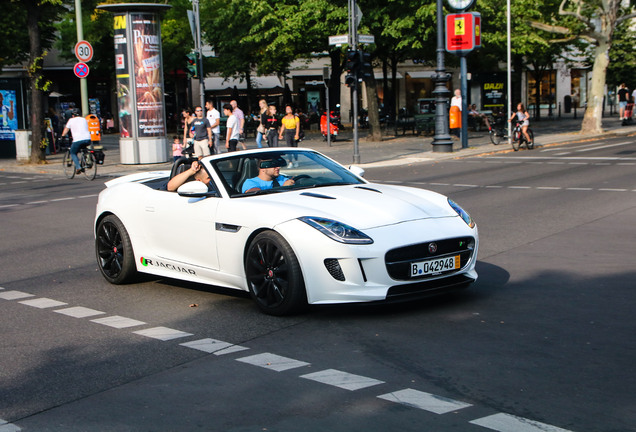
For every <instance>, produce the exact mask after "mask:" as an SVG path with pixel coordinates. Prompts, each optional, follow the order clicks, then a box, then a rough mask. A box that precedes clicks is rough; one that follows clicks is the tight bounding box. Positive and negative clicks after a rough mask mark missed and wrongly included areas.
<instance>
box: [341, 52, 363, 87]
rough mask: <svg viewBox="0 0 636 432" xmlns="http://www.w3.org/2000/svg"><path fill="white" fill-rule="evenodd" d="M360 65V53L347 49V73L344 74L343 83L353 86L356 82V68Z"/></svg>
mask: <svg viewBox="0 0 636 432" xmlns="http://www.w3.org/2000/svg"><path fill="white" fill-rule="evenodd" d="M359 67H360V53H359V52H358V51H347V61H346V63H345V68H346V69H347V75H346V76H345V84H346V85H347V86H349V87H351V86H354V85H355V84H356V83H357V82H358V69H359Z"/></svg>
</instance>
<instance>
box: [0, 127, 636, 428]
mask: <svg viewBox="0 0 636 432" xmlns="http://www.w3.org/2000/svg"><path fill="white" fill-rule="evenodd" d="M635 170H636V143H634V140H633V138H625V137H622V138H616V139H611V140H605V141H594V142H585V143H578V144H571V145H567V146H559V147H550V148H545V149H537V150H533V151H521V152H518V153H508V154H503V155H500V156H496V155H494V156H484V157H472V158H464V159H456V160H449V161H444V162H439V163H426V164H412V165H407V166H399V167H385V168H370V169H368V170H367V175H366V177H367V179H369V180H372V181H378V182H386V183H397V184H405V185H410V186H415V187H423V188H427V189H432V190H435V191H438V192H441V193H444V194H447V195H449V196H450V197H451V198H453V199H454V200H456V201H457V202H459V203H460V204H461V205H462V206H463V207H464V208H465V209H467V210H468V211H469V212H470V213H471V215H472V216H473V217H474V218H475V219H476V220H477V223H478V226H479V231H480V239H481V248H480V251H479V263H478V267H477V268H478V271H479V280H478V281H477V282H476V283H475V284H474V285H473V286H472V287H471V288H470V289H469V290H467V291H464V292H462V293H459V294H456V295H453V296H448V297H443V298H438V299H434V300H427V301H420V302H415V303H411V304H407V305H390V306H387V305H382V306H377V305H375V306H338V307H333V306H331V307H315V308H312V309H311V310H310V311H308V312H307V313H305V314H303V315H300V316H295V317H288V318H275V317H269V316H265V315H262V314H261V313H260V312H258V311H257V309H256V307H255V306H254V305H253V304H252V303H251V301H250V300H249V298H247V297H246V296H245V295H242V294H240V293H234V292H228V291H226V290H223V289H219V288H215V287H207V286H201V285H194V284H186V283H181V282H177V281H171V280H155V279H146V280H145V281H142V282H140V283H138V284H135V285H130V286H111V285H109V284H108V283H107V282H105V280H104V279H103V278H102V277H101V275H100V274H99V272H98V270H97V267H96V263H95V258H94V252H93V239H92V235H91V226H92V219H93V217H94V208H95V203H96V200H97V194H98V193H99V191H100V190H101V189H102V188H103V185H102V183H101V182H99V181H97V180H96V181H94V182H88V181H86V180H83V179H74V180H67V179H65V178H61V177H59V176H55V175H50V174H11V173H7V172H0V221H1V223H0V238H1V239H2V241H1V243H0V268H1V269H2V271H1V272H0V287H1V288H2V289H0V329H2V330H1V331H2V337H1V338H0V350H1V351H0V352H1V353H2V355H1V356H0V419H2V420H0V432H9V431H19V430H22V431H38V432H39V431H56V432H58V431H64V432H69V431H195V430H201V431H263V430H267V431H298V430H303V431H325V430H330V431H353V430H365V431H386V430H403V431H422V430H426V431H484V430H497V431H502V432H518V431H520V432H526V431H528V432H533V431H555V432H557V431H562V430H566V431H575V432H584V431H595V432H614V431H630V430H636V429H635V427H634V425H635V424H636V410H634V407H635V406H636V392H635V389H636V373H635V372H636V366H635V362H634V358H636V340H635V339H634V334H636V318H635V317H634V310H636V308H635V307H636V293H635V292H634V286H635V283H634V279H635V277H636V268H635V267H634V257H633V254H634V239H636V226H635V224H634V221H635V220H636V176H634V172H635ZM98 180H99V179H98ZM171 229H174V230H175V234H177V233H178V232H181V233H182V234H183V235H189V234H188V233H187V231H185V230H184V229H183V228H180V227H179V226H175V227H173V228H171ZM136 332H137V333H136ZM193 342H196V343H193ZM3 421H4V422H6V423H4V424H3Z"/></svg>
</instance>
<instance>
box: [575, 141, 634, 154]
mask: <svg viewBox="0 0 636 432" xmlns="http://www.w3.org/2000/svg"><path fill="white" fill-rule="evenodd" d="M628 144H634V143H633V142H632V141H625V142H622V143H616V144H603V145H597V146H596V147H589V148H585V149H578V150H574V151H575V152H577V153H581V152H588V151H593V150H602V149H606V148H610V147H618V146H624V145H628Z"/></svg>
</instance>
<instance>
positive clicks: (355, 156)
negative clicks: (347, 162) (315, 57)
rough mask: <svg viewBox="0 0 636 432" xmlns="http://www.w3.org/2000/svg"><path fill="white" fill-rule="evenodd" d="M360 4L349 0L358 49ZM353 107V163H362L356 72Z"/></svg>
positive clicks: (352, 34)
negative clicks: (359, 141) (359, 143)
mask: <svg viewBox="0 0 636 432" xmlns="http://www.w3.org/2000/svg"><path fill="white" fill-rule="evenodd" d="M360 18H361V17H358V5H356V1H355V0H349V35H350V37H351V49H352V50H353V51H357V50H358V24H360ZM351 99H352V100H351V102H352V109H353V163H354V164H357V163H360V148H359V145H358V75H357V73H356V74H355V82H354V84H353V86H352V91H351Z"/></svg>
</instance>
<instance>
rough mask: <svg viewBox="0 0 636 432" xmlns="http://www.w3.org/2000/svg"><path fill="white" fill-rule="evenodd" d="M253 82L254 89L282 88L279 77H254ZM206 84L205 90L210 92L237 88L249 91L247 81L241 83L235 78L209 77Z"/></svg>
mask: <svg viewBox="0 0 636 432" xmlns="http://www.w3.org/2000/svg"><path fill="white" fill-rule="evenodd" d="M251 80H252V87H253V88H260V89H268V88H275V87H282V86H281V83H280V80H279V79H278V77H277V76H257V77H252V78H251ZM204 84H205V89H206V90H210V91H214V90H224V89H226V88H234V87H235V86H236V88H237V89H239V90H245V89H247V82H246V81H245V80H242V81H241V80H239V79H234V78H223V77H207V78H206V79H205V82H204Z"/></svg>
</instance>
